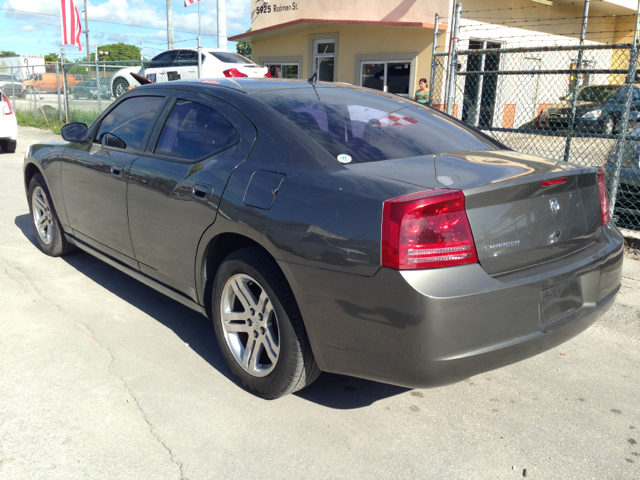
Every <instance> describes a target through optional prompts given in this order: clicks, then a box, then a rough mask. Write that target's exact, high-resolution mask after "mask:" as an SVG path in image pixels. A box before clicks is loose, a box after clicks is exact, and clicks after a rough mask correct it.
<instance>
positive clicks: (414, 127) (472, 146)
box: [253, 88, 499, 163]
mask: <svg viewBox="0 0 640 480" xmlns="http://www.w3.org/2000/svg"><path fill="white" fill-rule="evenodd" d="M253 95H255V96H256V97H257V98H258V99H259V100H261V101H262V102H264V103H266V104H267V105H269V106H270V107H272V108H273V109H275V110H276V111H277V112H279V113H280V114H282V115H283V116H285V117H286V118H288V119H289V120H290V121H292V122H293V123H295V124H296V125H297V126H298V127H300V128H301V129H302V130H303V131H304V132H305V133H307V134H308V135H309V136H310V137H312V138H313V139H314V140H315V141H316V142H318V143H319V144H320V145H321V146H322V147H324V149H325V150H327V151H328V152H329V153H330V154H331V155H332V156H333V157H334V158H337V159H339V158H344V155H346V156H348V157H350V160H349V161H350V162H353V163H362V162H371V161H378V160H389V159H393V158H404V157H414V156H420V155H434V154H441V153H450V152H457V151H466V150H480V151H486V150H493V149H497V148H499V147H498V146H497V144H492V143H491V142H489V141H488V140H485V139H484V138H483V137H482V136H480V135H479V134H476V133H475V132H474V131H473V130H471V129H469V128H467V127H465V126H464V125H462V124H460V123H459V122H456V121H454V120H452V119H450V118H448V117H446V116H445V115H443V114H440V113H438V112H435V111H433V110H430V109H427V108H426V107H421V106H416V104H415V103H414V102H412V101H410V100H404V99H402V98H401V97H392V96H391V95H387V94H379V95H378V94H372V93H368V92H364V91H359V90H356V89H347V88H344V89H343V88H317V89H315V90H312V89H310V90H307V89H304V90H303V89H295V90H294V89H291V90H289V89H287V90H277V91H269V92H257V93H255V94H253Z"/></svg>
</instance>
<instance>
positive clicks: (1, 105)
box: [0, 90, 18, 153]
mask: <svg viewBox="0 0 640 480" xmlns="http://www.w3.org/2000/svg"><path fill="white" fill-rule="evenodd" d="M17 145H18V122H17V121H16V115H15V112H14V111H13V109H12V108H11V102H9V98H7V96H6V95H5V94H4V93H3V92H2V90H0V148H2V151H3V152H5V153H13V152H15V151H16V147H17Z"/></svg>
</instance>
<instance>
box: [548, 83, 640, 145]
mask: <svg viewBox="0 0 640 480" xmlns="http://www.w3.org/2000/svg"><path fill="white" fill-rule="evenodd" d="M627 91H628V89H627V87H626V86H622V87H620V86H618V85H588V86H585V87H581V88H580V90H579V91H578V94H577V95H578V96H577V102H576V116H575V121H574V128H575V129H576V130H578V131H583V132H595V133H607V134H612V133H615V132H616V131H618V130H619V122H620V119H621V118H622V113H623V111H624V102H625V100H626V92H627ZM572 101H573V96H572V94H569V95H567V96H565V97H562V98H561V99H560V101H559V102H557V103H554V104H553V105H551V106H550V107H547V108H546V109H545V110H544V111H543V112H542V113H541V114H540V116H539V120H538V121H537V122H536V123H537V125H536V128H540V129H552V130H561V129H565V128H567V127H569V121H570V117H571V105H572ZM638 115H640V88H638V87H635V86H634V87H633V99H632V105H631V113H630V116H629V121H630V122H632V123H634V122H637V121H638V119H639V117H638Z"/></svg>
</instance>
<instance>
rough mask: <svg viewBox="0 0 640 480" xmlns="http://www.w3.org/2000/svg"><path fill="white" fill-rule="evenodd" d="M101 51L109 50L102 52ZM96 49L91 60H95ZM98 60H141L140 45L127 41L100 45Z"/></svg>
mask: <svg viewBox="0 0 640 480" xmlns="http://www.w3.org/2000/svg"><path fill="white" fill-rule="evenodd" d="M100 52H109V53H108V54H106V55H105V54H101V53H100ZM95 53H96V52H95V50H94V51H93V52H92V53H91V61H92V62H95V61H96V57H95ZM98 60H100V61H102V60H106V61H119V60H140V47H137V46H135V45H127V44H126V43H122V42H120V43H111V44H109V45H100V46H99V47H98Z"/></svg>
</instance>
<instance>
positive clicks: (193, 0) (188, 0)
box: [184, 0, 200, 8]
mask: <svg viewBox="0 0 640 480" xmlns="http://www.w3.org/2000/svg"><path fill="white" fill-rule="evenodd" d="M199 1H200V0H184V8H187V7H188V6H189V5H191V4H192V3H196V2H199Z"/></svg>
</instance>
